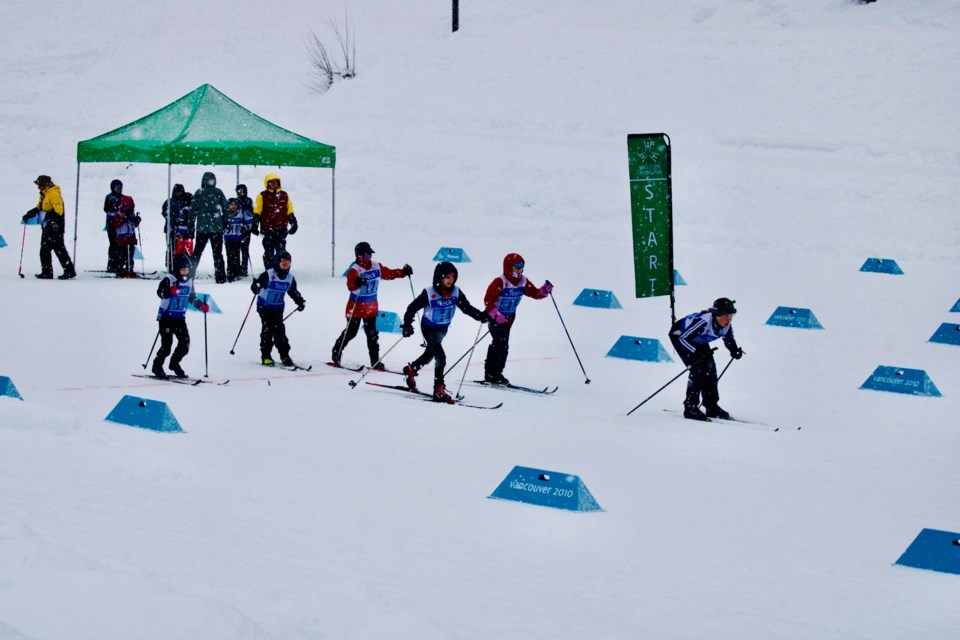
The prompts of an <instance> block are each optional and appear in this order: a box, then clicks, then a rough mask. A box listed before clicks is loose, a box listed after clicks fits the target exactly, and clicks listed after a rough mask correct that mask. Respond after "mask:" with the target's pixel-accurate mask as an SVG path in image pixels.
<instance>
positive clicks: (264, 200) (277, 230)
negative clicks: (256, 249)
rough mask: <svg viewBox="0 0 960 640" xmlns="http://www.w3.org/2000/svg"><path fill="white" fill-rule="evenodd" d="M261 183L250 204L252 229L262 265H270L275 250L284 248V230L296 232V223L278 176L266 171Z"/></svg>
mask: <svg viewBox="0 0 960 640" xmlns="http://www.w3.org/2000/svg"><path fill="white" fill-rule="evenodd" d="M263 186H264V189H263V191H261V192H260V193H259V194H258V195H257V201H256V202H255V203H254V205H253V226H252V229H251V233H253V234H254V235H259V236H260V240H261V241H262V242H263V268H264V269H269V268H270V267H272V266H274V261H275V260H276V255H277V253H279V252H280V251H284V250H286V248H287V233H289V234H290V235H293V234H295V233H296V232H297V229H298V228H299V225H298V224H297V216H296V215H294V213H293V201H292V200H290V195H289V194H288V193H287V192H286V191H284V190H283V189H281V188H280V176H278V175H277V174H275V173H268V174H267V175H266V177H264V179H263ZM288 229H289V231H288Z"/></svg>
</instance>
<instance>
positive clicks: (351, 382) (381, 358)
mask: <svg viewBox="0 0 960 640" xmlns="http://www.w3.org/2000/svg"><path fill="white" fill-rule="evenodd" d="M402 340H403V336H400V339H399V340H397V341H396V342H394V343H393V346H391V347H390V348H389V349H387V352H386V353H384V354H383V355H382V356H380V359H379V360H377V362H376V363H375V364H374V365H373V366H372V367H370V368H369V369H367V370H366V371H364V372H363V374H362V375H361V376H360V377H359V378H357V379H356V380H351V381H350V382H349V383H348V384H349V385H350V388H351V389H353V388H354V387H356V386H357V385H358V384H360V381H361V380H363V379H364V378H366V377H367V374H368V373H370V372H371V371H373V370H374V369H376V368H377V365H378V364H380V363H381V362H383V359H384V358H386V357H387V354H389V353H390V352H391V351H393V348H394V347H396V346H397V345H398V344H400V342H401V341H402Z"/></svg>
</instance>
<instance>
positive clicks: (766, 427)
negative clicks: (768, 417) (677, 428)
mask: <svg viewBox="0 0 960 640" xmlns="http://www.w3.org/2000/svg"><path fill="white" fill-rule="evenodd" d="M664 411H666V412H667V413H673V414H677V415H679V416H681V417H682V416H683V412H682V411H678V410H676V409H664ZM690 422H717V423H722V422H730V423H733V424H740V425H743V426H745V427H753V428H756V429H760V430H761V431H771V432H774V433H776V432H778V431H780V427H778V426H777V425H774V424H770V423H768V422H759V421H756V420H741V419H739V418H733V417H730V418H709V417H708V418H707V419H706V420H690ZM791 429H792V428H791ZM800 429H801V427H797V428H796V429H795V430H796V431H800Z"/></svg>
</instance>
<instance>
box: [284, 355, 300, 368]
mask: <svg viewBox="0 0 960 640" xmlns="http://www.w3.org/2000/svg"><path fill="white" fill-rule="evenodd" d="M280 364H282V365H283V366H285V367H295V366H297V365H296V364H295V363H294V362H293V358H291V357H290V356H280Z"/></svg>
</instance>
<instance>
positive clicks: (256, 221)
mask: <svg viewBox="0 0 960 640" xmlns="http://www.w3.org/2000/svg"><path fill="white" fill-rule="evenodd" d="M250 233H252V234H253V235H255V236H258V235H260V216H253V222H251V223H250Z"/></svg>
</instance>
